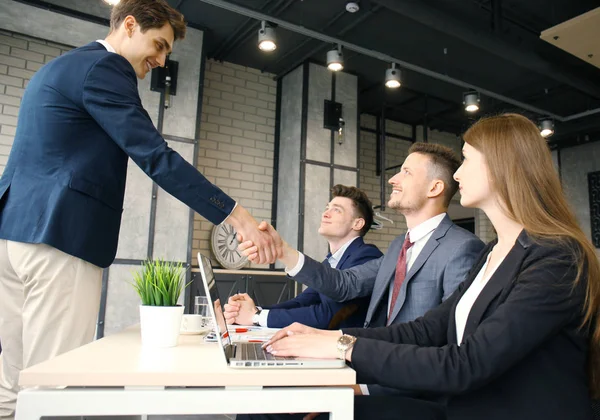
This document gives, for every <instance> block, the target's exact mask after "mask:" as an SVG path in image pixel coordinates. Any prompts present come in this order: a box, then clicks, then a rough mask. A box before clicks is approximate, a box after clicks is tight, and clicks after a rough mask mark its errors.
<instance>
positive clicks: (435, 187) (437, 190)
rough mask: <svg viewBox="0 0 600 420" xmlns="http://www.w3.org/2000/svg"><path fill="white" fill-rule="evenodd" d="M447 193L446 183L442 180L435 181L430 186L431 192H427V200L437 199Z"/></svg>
mask: <svg viewBox="0 0 600 420" xmlns="http://www.w3.org/2000/svg"><path fill="white" fill-rule="evenodd" d="M444 191H446V186H445V185H444V181H442V180H441V179H434V180H432V181H431V183H430V184H429V190H428V191H427V198H435V197H439V196H441V195H442V194H444Z"/></svg>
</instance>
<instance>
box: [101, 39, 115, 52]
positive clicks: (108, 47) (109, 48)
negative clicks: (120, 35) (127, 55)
mask: <svg viewBox="0 0 600 420" xmlns="http://www.w3.org/2000/svg"><path fill="white" fill-rule="evenodd" d="M96 42H97V43H99V44H102V45H104V48H106V50H107V51H108V52H111V53H116V52H117V51H115V49H114V48H113V46H112V45H110V44H109V43H108V42H106V41H105V40H103V39H97V40H96Z"/></svg>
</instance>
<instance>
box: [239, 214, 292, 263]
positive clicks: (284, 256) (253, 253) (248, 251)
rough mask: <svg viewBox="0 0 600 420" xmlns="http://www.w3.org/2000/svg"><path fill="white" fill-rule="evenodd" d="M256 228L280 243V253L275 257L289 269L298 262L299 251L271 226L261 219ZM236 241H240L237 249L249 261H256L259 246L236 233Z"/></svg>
mask: <svg viewBox="0 0 600 420" xmlns="http://www.w3.org/2000/svg"><path fill="white" fill-rule="evenodd" d="M258 230H260V231H262V232H266V233H268V234H269V235H270V236H271V237H272V238H273V240H274V241H275V243H276V244H278V245H279V244H280V245H281V253H280V254H278V255H277V259H278V260H279V261H281V262H282V263H283V264H285V266H286V267H287V268H290V269H291V268H293V267H295V266H296V264H298V257H299V252H298V251H297V250H295V249H294V248H292V247H291V246H289V245H288V244H287V243H286V242H285V241H284V240H283V239H281V236H279V233H277V231H276V230H275V229H274V228H273V226H271V225H270V224H269V223H267V222H265V221H264V220H263V221H262V222H261V223H260V225H258ZM238 241H239V242H240V244H239V245H238V250H239V251H240V252H241V253H242V254H243V255H244V256H245V257H247V258H248V259H249V260H250V261H256V259H258V258H259V251H260V248H259V247H258V246H257V245H256V244H255V243H254V242H252V240H246V239H245V238H243V237H242V236H241V235H238Z"/></svg>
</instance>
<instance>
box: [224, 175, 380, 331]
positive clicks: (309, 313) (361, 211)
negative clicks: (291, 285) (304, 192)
mask: <svg viewBox="0 0 600 420" xmlns="http://www.w3.org/2000/svg"><path fill="white" fill-rule="evenodd" d="M331 191H332V195H333V199H332V200H331V201H330V202H329V204H327V206H326V207H325V211H324V212H323V216H322V218H321V226H320V227H319V234H320V235H321V236H323V237H324V238H325V239H327V242H328V243H329V249H330V251H331V252H330V253H329V255H328V256H327V258H326V259H325V261H323V263H324V264H328V265H329V266H331V267H333V268H337V269H340V270H342V269H344V268H350V267H354V266H357V265H361V264H363V263H365V262H367V261H371V260H374V259H377V258H381V257H382V256H383V254H382V253H381V251H379V249H378V248H377V247H376V246H375V245H369V244H365V242H364V241H363V236H365V235H366V234H367V232H368V231H369V229H370V228H371V225H372V224H373V206H372V204H371V201H370V200H369V198H368V197H367V195H366V194H365V193H364V192H363V191H362V190H359V189H358V188H356V187H346V186H344V185H336V186H334V187H333V189H332V190H331ZM369 300H370V299H369V298H368V297H366V298H364V297H363V298H358V299H354V300H351V301H349V302H343V303H340V302H336V301H335V300H333V299H330V298H328V297H327V296H325V295H323V294H321V293H319V292H317V291H316V290H315V289H312V288H308V289H306V290H305V291H304V292H302V293H301V294H299V295H298V296H297V297H296V298H294V299H292V300H289V301H287V302H283V303H280V304H277V305H274V306H271V307H269V308H260V307H257V306H256V305H255V304H254V301H253V300H252V298H250V296H248V294H246V293H244V294H238V295H235V296H232V297H230V298H229V302H228V304H226V305H225V318H226V319H227V323H229V324H233V323H237V324H241V325H251V324H255V325H260V326H263V327H271V328H283V327H287V326H288V325H290V324H292V323H294V322H300V323H302V324H305V325H310V326H312V327H314V328H321V329H335V328H340V327H342V326H344V325H346V326H351V325H352V326H356V327H360V326H362V325H363V323H364V321H365V316H366V313H367V308H368V307H369Z"/></svg>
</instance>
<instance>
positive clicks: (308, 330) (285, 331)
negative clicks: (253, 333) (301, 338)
mask: <svg viewBox="0 0 600 420" xmlns="http://www.w3.org/2000/svg"><path fill="white" fill-rule="evenodd" d="M295 334H313V335H327V336H332V337H341V336H342V332H341V331H340V330H334V331H329V330H318V329H316V328H312V327H307V326H306V325H304V324H300V323H299V322H294V323H293V324H291V325H289V326H287V327H285V328H282V329H281V330H279V331H277V332H276V333H275V334H274V335H273V337H271V339H270V340H269V341H267V342H266V343H265V344H264V345H263V347H267V346H269V345H271V344H273V343H275V342H276V341H279V340H281V339H282V338H285V337H288V336H290V335H295Z"/></svg>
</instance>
